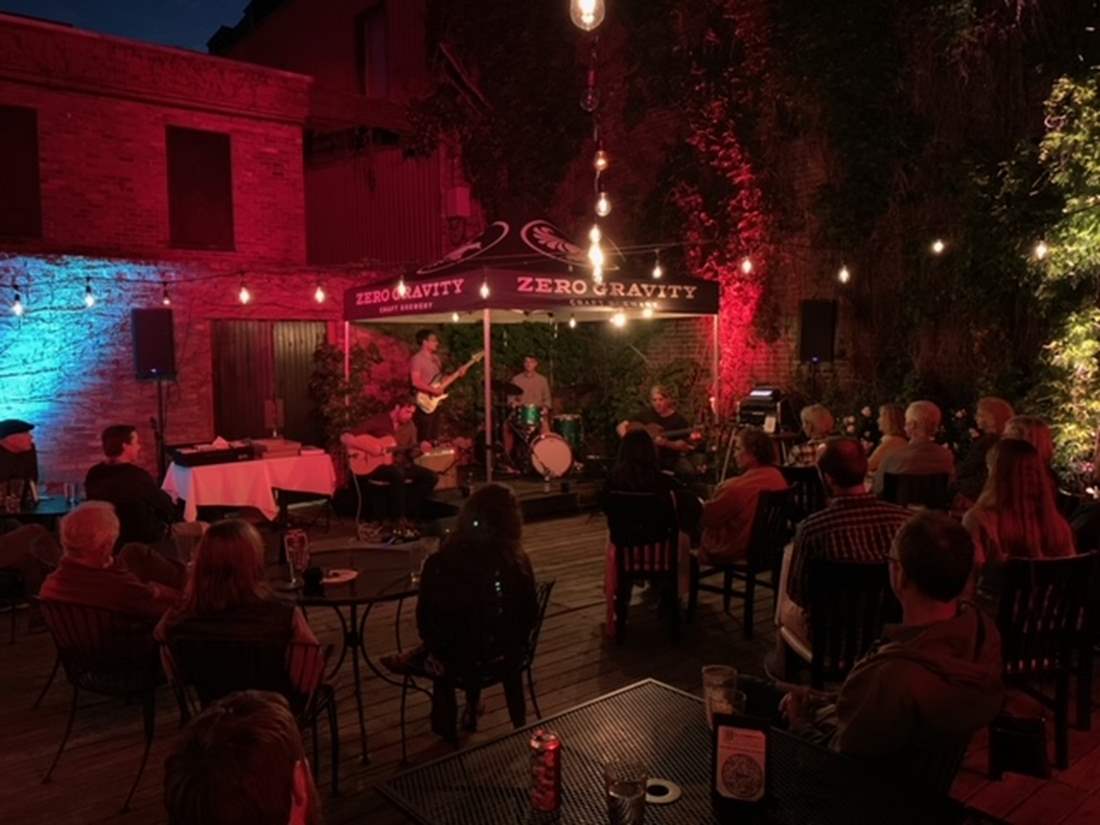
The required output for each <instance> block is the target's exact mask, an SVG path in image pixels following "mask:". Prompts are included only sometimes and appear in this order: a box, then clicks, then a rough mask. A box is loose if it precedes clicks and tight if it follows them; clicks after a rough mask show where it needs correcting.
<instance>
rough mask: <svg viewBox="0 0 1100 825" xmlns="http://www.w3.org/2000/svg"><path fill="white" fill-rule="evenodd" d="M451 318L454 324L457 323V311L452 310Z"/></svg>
mask: <svg viewBox="0 0 1100 825" xmlns="http://www.w3.org/2000/svg"><path fill="white" fill-rule="evenodd" d="M451 320H452V321H453V322H454V323H456V324H457V323H458V313H457V312H452V313H451Z"/></svg>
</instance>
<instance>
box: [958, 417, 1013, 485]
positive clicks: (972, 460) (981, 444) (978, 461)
mask: <svg viewBox="0 0 1100 825" xmlns="http://www.w3.org/2000/svg"><path fill="white" fill-rule="evenodd" d="M1013 414H1014V413H1013V411H1012V405H1010V404H1009V403H1008V402H1007V401H1005V400H1004V399H1003V398H994V397H992V396H986V397H985V398H980V399H978V409H977V413H976V414H975V417H974V418H975V423H976V424H977V425H978V431H979V432H980V433H981V435H979V436H978V438H976V439H975V440H974V442H973V443H972V444H971V445H970V449H969V450H967V451H966V457H965V458H963V460H962V461H961V462H959V472H958V475H957V477H956V479H955V490H956V491H957V492H958V493H959V495H960V496H962V497H963V498H964V499H966V500H967V501H968V502H971V501H974V500H976V499H977V498H978V494H979V493H981V491H982V487H984V486H985V479H986V477H987V475H988V469H987V466H986V455H987V454H988V453H989V451H990V450H991V449H992V448H993V445H994V444H996V443H997V442H998V441H1000V439H1001V435H1002V434H1003V433H1004V429H1005V424H1007V423H1008V421H1009V419H1010V418H1012V416H1013Z"/></svg>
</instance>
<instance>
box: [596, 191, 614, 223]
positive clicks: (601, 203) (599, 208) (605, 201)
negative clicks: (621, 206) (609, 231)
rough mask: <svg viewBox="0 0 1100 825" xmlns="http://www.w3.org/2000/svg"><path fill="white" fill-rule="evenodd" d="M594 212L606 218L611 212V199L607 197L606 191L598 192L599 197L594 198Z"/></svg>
mask: <svg viewBox="0 0 1100 825" xmlns="http://www.w3.org/2000/svg"><path fill="white" fill-rule="evenodd" d="M596 214H597V215H599V216H600V217H601V218H606V217H607V216H608V215H610V214H611V200H610V199H609V198H608V197H607V193H606V192H600V196H599V198H597V199H596Z"/></svg>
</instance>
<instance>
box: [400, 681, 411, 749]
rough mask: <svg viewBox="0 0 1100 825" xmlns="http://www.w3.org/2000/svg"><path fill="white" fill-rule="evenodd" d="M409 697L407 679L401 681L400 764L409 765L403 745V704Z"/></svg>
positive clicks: (404, 745)
mask: <svg viewBox="0 0 1100 825" xmlns="http://www.w3.org/2000/svg"><path fill="white" fill-rule="evenodd" d="M408 697H409V677H408V676H405V678H404V679H402V680H401V764H402V765H407V764H409V754H408V752H407V750H406V747H407V746H406V743H405V702H406V700H407V699H408Z"/></svg>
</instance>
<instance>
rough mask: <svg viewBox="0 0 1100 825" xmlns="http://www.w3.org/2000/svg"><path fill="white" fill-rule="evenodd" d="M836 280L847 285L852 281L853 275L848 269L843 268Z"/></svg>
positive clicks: (837, 274)
mask: <svg viewBox="0 0 1100 825" xmlns="http://www.w3.org/2000/svg"><path fill="white" fill-rule="evenodd" d="M836 279H837V280H838V281H840V282H841V283H842V284H846V283H848V281H850V280H852V273H851V272H849V271H848V267H846V266H841V267H840V270H839V271H838V272H837V273H836Z"/></svg>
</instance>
